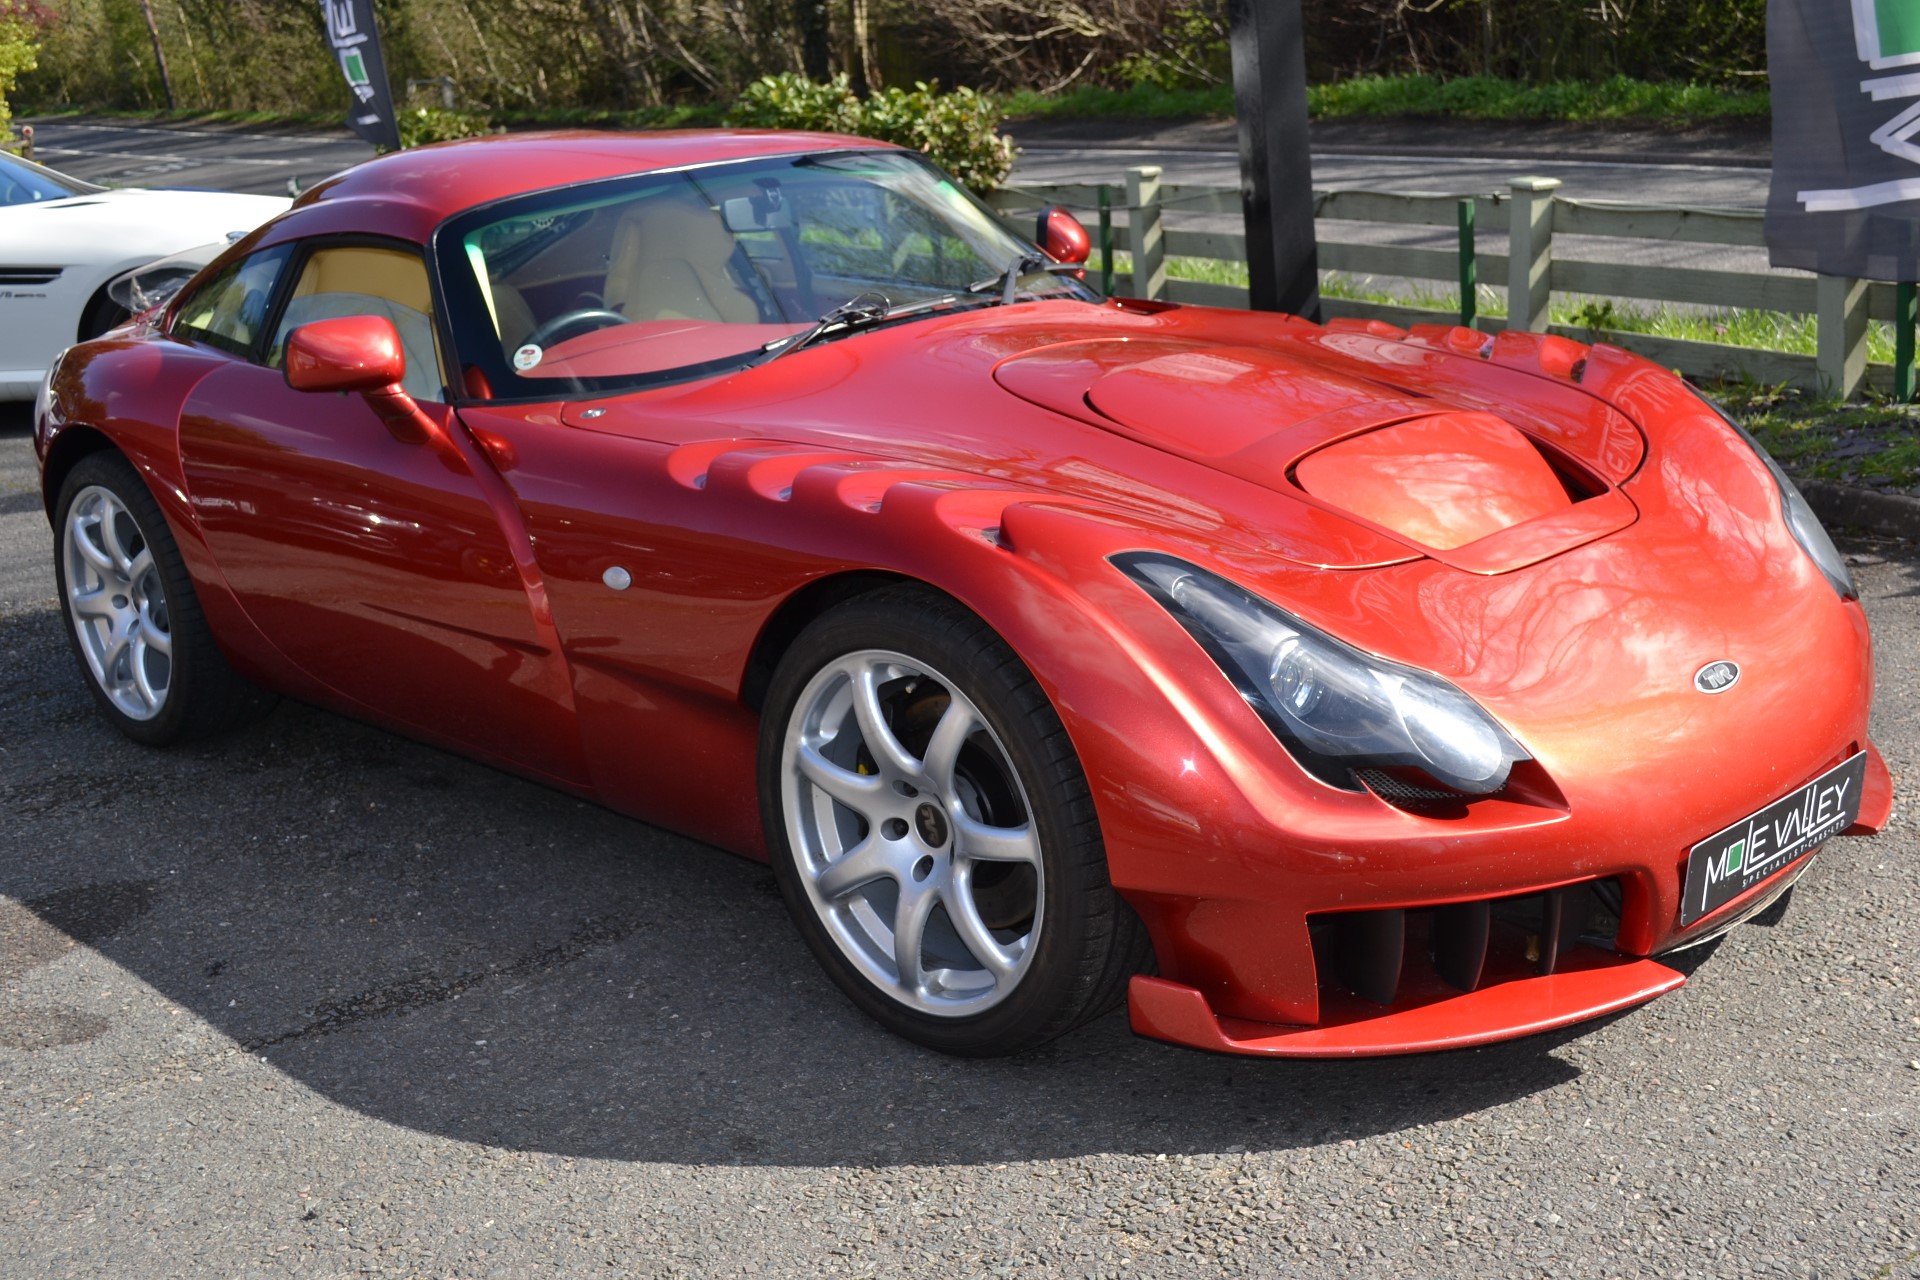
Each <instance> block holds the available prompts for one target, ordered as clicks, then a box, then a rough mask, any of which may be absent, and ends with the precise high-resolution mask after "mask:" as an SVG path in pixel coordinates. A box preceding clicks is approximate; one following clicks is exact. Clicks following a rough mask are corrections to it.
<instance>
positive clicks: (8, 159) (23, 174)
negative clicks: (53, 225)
mask: <svg viewBox="0 0 1920 1280" xmlns="http://www.w3.org/2000/svg"><path fill="white" fill-rule="evenodd" d="M100 190H103V188H101V187H96V186H94V185H93V184H92V183H91V182H82V181H80V180H79V179H78V178H69V177H67V175H65V174H64V173H55V172H54V171H53V170H51V169H49V168H47V167H46V166H45V165H38V164H35V163H33V162H32V161H31V160H22V159H20V158H19V157H18V156H10V155H8V154H7V153H6V152H4V151H0V205H9V204H38V203H40V202H41V201H43V200H65V199H66V198H67V197H68V196H84V195H91V194H92V193H93V192H95V191H100Z"/></svg>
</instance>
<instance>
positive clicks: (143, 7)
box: [140, 0, 176, 111]
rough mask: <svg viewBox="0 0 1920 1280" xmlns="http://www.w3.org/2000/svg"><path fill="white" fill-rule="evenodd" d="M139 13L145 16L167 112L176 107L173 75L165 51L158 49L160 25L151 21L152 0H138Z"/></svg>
mask: <svg viewBox="0 0 1920 1280" xmlns="http://www.w3.org/2000/svg"><path fill="white" fill-rule="evenodd" d="M140 12H141V13H142V14H144V15H146V19H147V34H148V35H150V36H152V37H153V62H154V65H155V66H157V67H159V68H160V87H161V88H162V89H164V90H166V92H167V110H169V111H171V110H173V109H174V106H175V105H176V104H175V102H174V98H173V75H172V73H171V72H169V71H168V70H167V51H166V50H165V49H163V48H161V47H160V24H159V23H157V22H155V21H154V20H153V0H140Z"/></svg>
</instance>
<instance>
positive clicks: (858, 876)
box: [780, 649, 1046, 1017]
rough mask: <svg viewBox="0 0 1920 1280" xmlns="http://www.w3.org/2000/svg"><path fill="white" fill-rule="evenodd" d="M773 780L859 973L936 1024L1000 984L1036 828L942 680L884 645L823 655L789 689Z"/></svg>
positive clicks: (830, 923) (1019, 934) (833, 930)
mask: <svg viewBox="0 0 1920 1280" xmlns="http://www.w3.org/2000/svg"><path fill="white" fill-rule="evenodd" d="M780 776H781V797H780V799H781V809H782V812H783V816H784V818H785V821H786V828H787V840H788V844H789V847H790V848H791V849H792V851H793V857H794V860H795V863H796V868H797V870H798V871H799V873H800V875H799V878H800V881H801V883H802V884H803V885H804V887H805V889H806V894H807V898H808V900H809V901H810V902H811V903H812V906H813V909H814V911H815V913H816V914H817V915H818V916H819V919H820V922H821V923H822V924H823V925H825V926H826V930H827V932H828V934H829V935H830V936H831V937H832V938H833V940H834V943H835V944H836V945H837V946H838V947H839V948H840V950H841V952H842V953H843V954H844V955H845V956H846V957H847V959H848V960H850V961H851V962H852V963H853V964H854V965H855V967H857V968H858V969H859V970H860V972H861V973H862V974H863V975H864V976H865V977H866V978H867V979H868V980H869V981H870V982H872V983H873V984H874V985H875V986H876V987H878V988H879V989H880V990H882V991H884V992H886V993H887V994H888V995H890V996H892V997H893V998H894V999H895V1000H897V1001H899V1002H900V1003H901V1004H903V1005H906V1006H908V1007H909V1008H912V1009H915V1010H918V1011H919V1012H922V1013H928V1014H934V1015H938V1016H944V1017H965V1016H969V1015H972V1014H977V1013H981V1012H984V1011H985V1010H987V1009H990V1008H992V1007H993V1006H995V1005H997V1004H999V1003H1000V1002H1001V1001H1002V1000H1004V999H1006V997H1007V996H1008V995H1010V994H1011V993H1012V992H1013V990H1014V989H1015V988H1016V987H1017V986H1018V985H1019V982H1020V979H1021V976H1022V975H1023V974H1024V973H1025V972H1026V970H1027V967H1028V966H1029V965H1030V964H1031V963H1032V961H1033V956H1034V951H1035V947H1036V945H1037V943H1038V941H1039V938H1040V929H1041V926H1042V924H1043V920H1042V911H1041V906H1042V903H1043V900H1044V897H1045V888H1046V882H1045V874H1046V873H1045V868H1044V866H1043V865H1042V859H1041V854H1040V837H1039V834H1038V833H1037V832H1036V831H1035V829H1034V826H1033V819H1032V808H1031V806H1030V805H1029V804H1028V803H1027V797H1026V792H1025V789H1024V788H1023V787H1022V786H1021V783H1020V778H1019V775H1018V773H1017V772H1016V771H1015V770H1014V767H1013V763H1012V761H1011V760H1010V759H1009V758H1008V756H1007V752H1006V748H1005V747H1004V746H1002V745H1001V743H1000V740H999V739H998V738H997V737H996V736H995V735H994V733H993V730H992V729H991V728H990V727H988V725H987V720H986V717H985V716H983V715H982V714H981V713H980V710H979V708H978V707H976V706H974V704H973V703H972V702H971V701H970V700H968V698H967V697H966V695H964V694H963V693H961V692H960V691H959V689H958V688H957V687H956V686H955V685H954V683H953V682H952V681H951V680H948V679H947V678H946V677H945V676H943V675H941V674H940V673H939V672H937V671H934V670H933V669H932V668H930V667H928V666H927V664H926V663H924V662H920V661H918V660H917V659H914V658H910V657H907V656H906V655H904V654H900V653H893V652H889V651H886V650H880V649H867V650H861V651H859V652H856V653H850V654H846V655H845V656H843V657H841V658H838V659H836V660H835V661H834V662H832V663H830V664H828V665H827V666H826V667H824V668H822V669H821V670H820V671H819V672H817V673H816V674H815V675H814V677H813V679H812V680H810V681H808V682H807V686H806V688H805V689H803V690H802V691H801V693H800V698H799V701H798V703H797V704H796V705H795V707H794V711H793V715H792V718H791V719H790V720H789V721H788V723H787V729H786V742H785V746H784V748H783V750H782V753H781V761H780Z"/></svg>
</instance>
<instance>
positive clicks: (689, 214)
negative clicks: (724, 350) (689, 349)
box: [604, 192, 760, 324]
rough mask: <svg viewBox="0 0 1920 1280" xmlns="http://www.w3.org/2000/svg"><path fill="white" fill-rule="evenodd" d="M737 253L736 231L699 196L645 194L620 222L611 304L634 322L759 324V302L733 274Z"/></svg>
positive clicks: (611, 262) (608, 293)
mask: <svg viewBox="0 0 1920 1280" xmlns="http://www.w3.org/2000/svg"><path fill="white" fill-rule="evenodd" d="M733 252H734V242H733V235H732V233H730V232H729V231H728V230H727V228H726V224H725V223H723V222H721V221H720V216H719V215H718V214H716V213H715V212H714V211H713V210H711V209H709V208H707V206H706V205H705V204H704V203H702V202H701V201H700V200H699V199H698V198H697V197H695V196H693V195H691V194H684V193H681V192H673V193H670V194H667V195H661V196H655V197H653V198H652V199H649V200H643V201H641V202H640V203H639V204H637V205H635V206H634V207H633V208H632V209H630V210H628V211H627V212H626V213H625V214H623V215H622V216H621V218H620V221H619V223H618V224H617V225H616V226H615V227H614V230H613V245H612V249H611V253H610V255H609V259H608V263H607V287H606V289H605V291H604V297H605V299H606V304H607V306H608V307H609V308H611V309H612V310H615V311H618V312H619V313H620V314H621V315H624V316H625V317H626V318H627V319H629V320H718V321H722V322H724V323H727V324H757V323H759V321H760V308H759V307H758V306H756V305H755V304H754V301H753V297H752V295H750V294H749V293H747V291H746V290H744V289H742V288H741V287H740V286H739V285H738V284H737V283H735V282H734V279H733V277H732V276H731V275H730V274H728V271H727V265H728V264H729V263H730V262H731V261H732V260H733Z"/></svg>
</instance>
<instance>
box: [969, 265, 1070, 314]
mask: <svg viewBox="0 0 1920 1280" xmlns="http://www.w3.org/2000/svg"><path fill="white" fill-rule="evenodd" d="M1084 270H1086V267H1085V266H1084V265H1082V264H1081V263H1078V262H1055V261H1054V260H1053V259H1051V258H1043V257H1041V256H1040V255H1039V254H1037V253H1023V254H1021V255H1020V256H1019V257H1017V258H1015V259H1014V260H1013V261H1012V262H1011V263H1009V264H1008V265H1007V269H1006V270H1005V271H1002V272H1001V273H1000V274H999V275H997V276H990V277H988V278H987V279H985V280H975V281H974V282H973V283H972V284H970V285H968V286H967V292H968V293H985V292H987V291H988V290H989V289H998V290H999V291H1000V302H1001V305H1002V306H1010V305H1012V303H1013V298H1014V295H1015V294H1016V293H1017V292H1019V289H1020V282H1021V281H1022V280H1023V279H1025V278H1026V277H1028V276H1037V275H1041V274H1045V275H1050V276H1064V275H1076V274H1078V273H1079V272H1081V271H1084Z"/></svg>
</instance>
